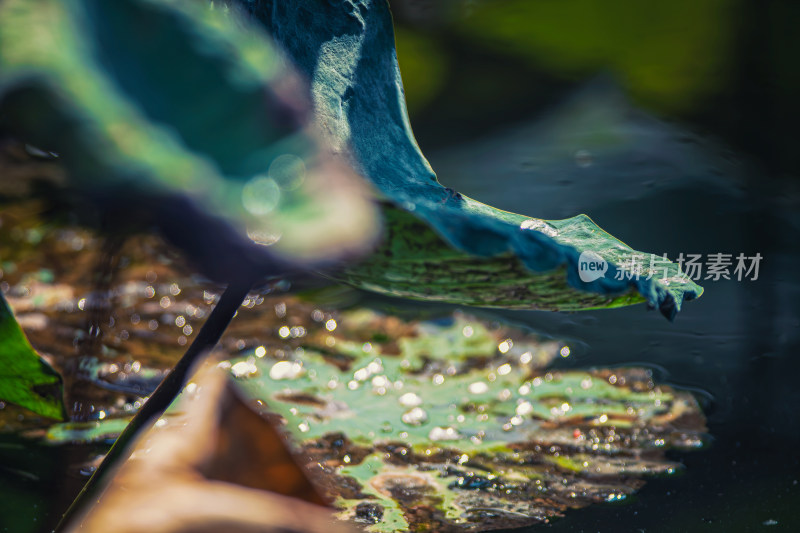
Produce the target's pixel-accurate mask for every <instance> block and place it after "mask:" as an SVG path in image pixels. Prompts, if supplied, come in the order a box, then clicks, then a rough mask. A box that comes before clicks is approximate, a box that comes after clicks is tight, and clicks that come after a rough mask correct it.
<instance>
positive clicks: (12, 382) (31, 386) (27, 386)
mask: <svg viewBox="0 0 800 533" xmlns="http://www.w3.org/2000/svg"><path fill="white" fill-rule="evenodd" d="M0 400H2V401H5V402H10V403H13V404H15V405H19V406H21V407H25V408H26V409H30V410H31V411H33V412H34V413H36V414H39V415H42V416H46V417H48V418H55V419H57V420H63V419H64V405H63V403H62V400H61V379H60V378H59V376H58V374H57V373H56V372H55V371H54V370H53V369H52V368H50V366H49V365H48V364H47V363H46V362H45V361H44V360H43V359H42V358H40V357H39V355H38V354H37V353H36V352H35V351H34V350H33V348H32V347H31V345H30V344H29V343H28V339H26V338H25V334H24V333H23V332H22V329H20V327H19V325H18V324H17V321H16V320H14V314H13V313H12V312H11V309H10V308H9V307H8V304H7V303H6V301H5V298H3V296H2V295H0Z"/></svg>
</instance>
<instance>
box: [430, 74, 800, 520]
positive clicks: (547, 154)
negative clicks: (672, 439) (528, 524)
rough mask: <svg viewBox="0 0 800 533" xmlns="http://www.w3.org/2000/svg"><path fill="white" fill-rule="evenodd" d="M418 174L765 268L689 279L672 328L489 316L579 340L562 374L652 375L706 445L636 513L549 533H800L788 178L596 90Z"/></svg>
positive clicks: (798, 309)
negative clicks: (739, 276) (696, 400)
mask: <svg viewBox="0 0 800 533" xmlns="http://www.w3.org/2000/svg"><path fill="white" fill-rule="evenodd" d="M598 132H601V133H602V134H603V136H604V137H605V138H604V139H601V140H600V141H598V140H597V136H598ZM587 158H588V160H589V163H588V164H586V162H585V161H586V160H587ZM431 163H432V165H433V167H434V168H436V169H437V171H438V174H439V179H440V180H441V181H442V182H443V183H445V184H446V185H448V186H451V187H453V188H455V189H457V190H460V191H462V192H463V193H464V194H466V195H468V196H471V197H473V198H477V199H479V200H481V201H484V202H486V203H488V204H491V205H494V206H497V207H499V208H502V209H507V210H510V211H515V212H524V213H530V214H535V215H536V216H541V217H543V218H561V217H565V216H569V215H572V214H574V213H579V212H580V213H587V214H589V215H590V216H591V217H592V218H593V219H594V220H595V222H597V223H598V224H599V225H600V226H601V227H603V228H604V229H606V230H607V231H609V232H610V233H611V234H613V235H616V236H618V237H620V238H621V239H623V240H624V241H625V242H626V243H627V244H629V245H631V246H633V247H639V248H642V247H644V248H646V249H648V250H650V251H652V252H655V253H661V252H666V253H667V254H668V256H669V257H670V258H673V260H674V258H676V257H678V255H679V254H680V253H683V254H684V255H686V254H692V253H693V254H703V257H707V256H708V254H713V253H727V254H733V257H735V256H736V255H738V254H739V253H744V254H745V255H746V256H753V255H755V253H760V254H761V256H762V257H763V260H762V262H761V265H760V266H761V269H760V272H759V276H758V279H757V280H744V279H743V280H742V281H737V280H736V279H735V276H734V277H733V279H731V280H725V279H721V280H719V281H712V280H701V281H699V283H701V284H702V285H703V286H704V288H705V293H704V294H703V296H702V297H701V298H700V299H699V300H697V301H693V302H689V303H687V304H686V305H685V306H684V309H683V311H682V312H681V313H680V314H679V315H678V317H677V319H676V320H675V322H674V323H669V322H666V321H664V320H661V319H660V317H659V316H658V315H657V314H656V313H654V312H649V313H648V312H646V311H645V309H644V308H643V307H642V306H635V307H629V308H621V309H615V310H608V311H589V312H582V313H578V314H571V315H565V314H559V313H545V312H536V311H532V312H502V313H499V314H501V315H502V316H504V317H506V318H507V319H508V320H511V321H513V322H517V323H520V324H524V325H526V326H529V327H531V328H533V329H534V330H536V331H542V332H547V333H548V334H551V335H554V336H556V337H558V338H571V339H574V340H575V341H577V342H578V344H579V345H580V347H581V348H580V349H576V350H573V354H574V357H570V358H569V359H568V360H567V361H562V364H565V365H567V366H570V367H572V366H577V367H582V366H586V365H598V366H607V365H612V366H613V365H623V364H624V365H628V364H631V363H636V364H644V365H652V366H654V367H655V368H657V369H658V371H657V375H660V376H661V378H662V379H664V380H666V381H667V382H669V383H674V384H678V385H681V386H684V387H689V388H691V389H694V390H696V391H697V392H698V394H699V395H700V396H701V397H703V398H705V400H706V402H707V404H706V412H707V416H708V427H709V431H710V434H711V436H712V440H711V444H710V446H708V447H707V448H706V449H704V450H703V451H700V452H692V453H688V454H680V455H677V456H676V457H678V458H679V459H680V461H681V462H683V463H684V464H685V465H686V466H687V468H686V470H685V473H684V474H683V475H682V476H681V477H679V478H677V479H676V478H671V479H666V480H651V481H649V482H648V484H647V485H646V486H645V487H644V489H642V490H641V491H640V492H639V493H638V494H637V496H636V497H634V498H633V501H629V502H627V503H625V504H623V505H599V506H592V507H589V508H586V509H582V510H579V511H575V512H572V513H568V514H567V516H566V517H565V518H563V519H560V520H558V521H555V522H554V523H553V524H552V525H551V526H549V529H552V530H554V531H587V532H588V531H650V532H652V531H690V530H691V531H694V530H697V531H755V530H760V529H761V528H762V527H768V526H771V527H773V528H774V529H780V530H785V531H794V530H797V529H798V528H800V517H798V515H797V513H796V511H795V510H796V508H797V505H798V503H800V463H799V462H800V455H798V446H799V445H800V420H799V419H798V417H797V408H798V405H800V387H798V372H800V362H799V361H798V359H797V349H798V347H800V301H799V300H798V297H800V282H798V274H799V273H800V268H798V265H800V253H799V252H800V231H799V227H800V225H799V224H798V220H799V217H798V210H797V207H798V201H799V200H800V198H798V196H797V194H796V190H797V185H796V182H792V181H791V180H785V181H783V182H781V181H776V180H772V179H769V178H767V177H766V176H765V175H764V170H763V169H762V168H759V167H758V166H757V165H755V164H752V163H751V162H748V161H747V158H746V156H745V157H742V159H737V158H736V157H732V156H731V154H730V153H725V152H724V151H723V150H721V149H720V148H719V145H716V144H714V143H712V142H710V141H704V140H701V138H699V137H698V136H695V135H692V134H688V133H685V132H683V131H681V130H680V129H679V128H677V127H675V126H673V125H668V124H665V123H663V122H660V121H658V120H656V119H654V118H652V117H650V116H648V115H646V114H645V113H643V112H640V111H636V110H634V109H633V108H632V107H630V106H629V105H628V104H626V103H625V102H624V99H621V98H620V95H619V93H617V92H616V91H615V90H613V89H609V87H608V86H607V85H606V84H605V83H599V84H593V85H590V86H589V87H588V88H584V89H582V90H579V91H576V92H575V95H574V96H573V97H572V98H571V99H567V101H566V102H565V103H564V104H563V105H561V106H559V107H558V108H556V109H555V110H553V111H552V112H550V113H549V114H548V115H547V116H546V117H545V118H542V117H537V118H536V119H535V120H531V121H529V122H525V121H523V122H522V123H519V122H517V123H515V124H514V125H512V126H510V127H506V128H502V129H500V130H499V131H495V132H493V133H492V135H491V136H490V137H489V139H487V140H477V141H473V142H472V144H469V145H467V146H460V147H458V148H455V149H451V150H444V151H440V152H438V153H436V152H435V153H434V154H432V155H431ZM489 176H491V178H488V177H489ZM509 191H513V193H510V192H509ZM705 275H706V274H705V272H704V273H703V277H705Z"/></svg>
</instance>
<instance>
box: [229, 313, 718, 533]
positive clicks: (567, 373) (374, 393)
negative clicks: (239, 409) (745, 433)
mask: <svg viewBox="0 0 800 533" xmlns="http://www.w3.org/2000/svg"><path fill="white" fill-rule="evenodd" d="M331 320H333V322H331ZM322 325H323V323H322V322H321V323H320V325H319V326H317V328H314V329H310V330H308V331H304V332H303V333H304V335H305V337H306V340H305V341H304V342H303V351H302V355H299V354H298V353H297V352H296V353H295V355H294V356H291V355H287V352H286V350H285V349H281V350H276V351H275V352H272V350H271V349H270V351H269V352H268V353H269V354H270V357H266V356H265V353H264V351H262V352H261V353H258V352H256V353H255V354H254V355H250V356H244V357H241V358H239V359H235V360H233V361H231V363H232V366H231V371H232V373H233V374H234V375H235V376H237V377H238V378H239V379H238V384H239V386H240V388H241V389H242V390H243V391H245V393H246V395H247V396H249V397H250V398H252V399H253V400H256V404H257V405H261V406H263V409H264V410H265V412H269V413H275V414H277V415H279V419H280V421H281V422H282V423H283V424H285V428H286V430H287V432H288V433H289V434H290V435H291V437H292V439H293V441H294V443H295V446H296V448H297V449H298V451H299V453H300V454H301V456H305V457H307V460H308V461H309V463H310V465H311V466H312V467H314V466H316V468H312V471H315V472H316V473H317V476H318V483H320V485H321V486H322V487H323V488H324V489H325V490H326V491H327V492H328V493H329V494H330V495H331V496H333V497H336V498H337V507H339V508H340V509H341V510H342V513H341V515H340V516H341V517H342V518H346V519H349V520H353V521H355V522H360V523H362V524H363V523H366V524H369V525H370V527H369V529H370V530H372V531H405V530H408V529H411V530H414V531H420V530H436V531H451V530H486V529H496V528H500V527H516V526H523V525H528V524H533V523H537V522H542V521H547V520H548V519H549V518H550V517H553V516H559V515H561V514H562V513H563V512H564V511H565V510H566V509H568V508H576V507H582V506H585V505H588V504H590V503H594V502H601V501H613V500H619V499H624V498H625V497H626V496H627V495H628V494H630V493H631V492H633V491H634V490H636V489H637V488H639V487H640V486H641V485H642V484H643V480H642V479H641V476H643V475H651V474H669V473H672V472H675V471H676V470H677V469H678V468H680V465H679V464H676V463H674V462H672V461H670V460H668V459H667V458H666V456H665V454H664V451H665V450H666V449H669V448H672V447H678V448H693V447H697V446H699V445H701V444H702V435H703V432H704V431H705V425H704V419H703V415H702V413H701V412H700V409H699V407H698V405H697V402H696V401H695V399H694V398H693V397H692V396H691V394H688V393H686V392H681V391H677V390H674V389H672V388H671V387H668V386H663V385H658V384H656V383H654V381H653V378H652V375H651V373H650V371H648V370H645V369H640V368H639V369H637V368H620V369H614V370H597V369H595V370H564V371H559V370H547V366H548V365H549V363H551V362H552V360H553V359H554V358H555V357H557V356H558V355H559V354H560V355H562V356H563V355H568V354H569V352H568V348H567V347H565V346H564V345H563V344H562V343H559V342H555V341H548V340H544V339H539V338H536V337H533V336H529V335H523V334H521V333H520V332H518V331H514V330H512V329H508V328H497V327H495V328H492V327H488V326H486V325H484V324H483V323H481V322H480V321H477V320H474V319H470V318H468V317H464V316H460V315H457V316H455V317H454V318H453V319H451V320H449V321H445V322H442V321H437V322H423V323H417V322H404V321H400V320H398V319H397V318H395V317H387V316H382V315H378V314H375V313H371V312H369V311H365V310H360V311H355V312H345V313H341V314H339V315H338V317H337V318H336V319H329V320H328V321H326V322H324V328H323V327H322ZM318 328H319V329H322V331H317V329H318ZM331 331H332V333H331ZM368 331H372V332H377V333H375V335H374V336H373V338H372V339H371V340H370V341H367V342H364V341H365V339H367V338H369V337H366V336H365V334H366V332H368ZM383 332H390V335H385V336H384V334H383ZM288 334H291V332H289V333H288ZM276 357H277V358H278V359H280V360H276ZM273 416H274V415H273Z"/></svg>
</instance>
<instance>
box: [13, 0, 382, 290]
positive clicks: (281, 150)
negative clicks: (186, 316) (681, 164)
mask: <svg viewBox="0 0 800 533" xmlns="http://www.w3.org/2000/svg"><path fill="white" fill-rule="evenodd" d="M0 21H1V22H0V51H1V52H0V109H1V110H2V124H1V125H2V126H4V127H5V128H7V129H8V130H9V131H10V132H12V133H13V134H15V135H17V136H20V137H24V138H25V140H26V141H29V142H32V143H34V144H37V145H40V146H43V147H46V149H47V150H54V151H56V152H58V153H59V154H60V155H61V160H62V161H63V164H64V166H65V167H66V168H67V169H68V171H69V178H70V180H71V183H72V184H73V185H75V186H76V187H77V188H78V189H79V191H80V192H81V194H82V195H84V196H85V197H88V198H90V199H92V200H95V205H99V206H101V207H102V208H103V209H105V210H106V211H108V212H110V213H116V214H117V216H118V218H119V219H120V220H122V221H123V222H124V223H127V224H130V225H133V226H137V225H138V226H141V225H158V226H159V227H160V228H161V229H162V232H163V233H165V234H166V235H167V236H168V237H169V238H170V239H171V240H173V241H174V242H176V243H177V244H179V245H180V246H181V247H182V248H184V250H186V251H188V252H189V253H190V255H191V256H192V258H193V259H195V260H196V262H197V263H199V265H198V266H201V267H202V266H206V267H207V268H209V269H210V270H212V271H213V272H212V273H215V274H217V277H226V278H227V279H230V277H232V276H236V275H237V274H238V273H239V272H241V271H242V270H244V268H243V267H244V266H252V268H254V269H257V270H263V271H264V273H274V272H276V271H280V270H285V268H286V267H287V263H291V262H293V261H306V262H320V261H324V260H326V259H328V258H329V257H331V256H333V257H336V258H338V257H341V256H343V255H347V254H348V253H350V252H353V251H356V250H358V249H359V248H360V247H361V246H362V244H363V243H364V242H365V241H368V240H369V238H370V236H371V235H372V234H374V232H375V228H376V225H375V223H374V222H373V220H372V218H371V213H372V208H371V206H370V204H369V203H368V202H367V200H366V198H365V197H364V194H363V191H362V190H361V188H360V187H359V186H358V184H357V183H356V181H355V180H353V179H352V171H351V170H349V169H348V167H347V166H346V165H343V164H341V163H337V162H336V161H335V160H334V159H333V158H331V157H330V156H329V155H328V154H327V153H326V151H325V149H324V148H322V149H320V147H319V145H318V143H317V141H316V140H315V139H314V136H313V135H312V134H311V133H310V132H309V131H307V130H303V129H301V128H302V126H303V125H304V123H305V121H304V115H305V113H306V102H304V101H303V100H302V99H301V98H298V97H297V95H299V94H302V91H300V90H298V87H299V86H301V85H302V83H301V82H300V80H299V78H297V76H296V75H295V74H294V73H293V71H292V68H291V67H290V66H288V65H287V64H286V63H285V61H284V60H283V59H282V56H281V54H280V53H279V52H278V51H277V50H276V49H275V47H274V46H273V45H272V44H271V43H270V41H269V40H268V39H267V38H266V36H264V35H263V33H262V32H261V31H259V30H258V29H257V28H254V27H252V26H251V25H248V24H246V23H245V22H244V21H242V20H240V19H239V18H237V17H235V15H234V14H233V13H231V12H230V11H229V10H227V9H223V8H216V9H212V8H209V7H208V4H205V3H203V2H191V1H176V2H166V3H165V2H157V1H151V0H120V1H115V2H103V1H96V0H79V1H74V2H61V1H58V0H47V1H43V2H38V3H35V4H31V3H29V2H21V1H14V0H12V1H10V2H4V3H3V5H2V7H0ZM323 228H324V231H323ZM248 234H249V236H250V237H251V238H252V239H253V240H254V241H256V242H257V243H259V244H274V243H277V244H275V246H271V247H269V248H266V247H264V246H256V245H254V244H253V243H252V242H251V241H250V240H248V239H247V235H248Z"/></svg>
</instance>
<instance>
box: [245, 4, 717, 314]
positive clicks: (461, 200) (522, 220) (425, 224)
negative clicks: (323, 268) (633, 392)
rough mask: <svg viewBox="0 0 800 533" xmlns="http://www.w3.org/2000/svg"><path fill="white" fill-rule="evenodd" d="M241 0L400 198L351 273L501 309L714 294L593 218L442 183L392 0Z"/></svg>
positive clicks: (363, 159)
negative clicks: (413, 98) (582, 266)
mask: <svg viewBox="0 0 800 533" xmlns="http://www.w3.org/2000/svg"><path fill="white" fill-rule="evenodd" d="M240 3H241V4H242V5H244V6H246V7H248V8H249V9H250V11H251V12H252V13H253V15H254V16H255V17H256V18H257V19H258V20H260V21H261V22H262V23H263V24H264V25H265V26H266V28H267V29H268V31H269V32H270V34H271V35H273V36H274V38H275V39H276V41H277V42H279V43H280V44H281V45H282V46H283V48H284V49H285V51H286V53H287V54H288V55H289V56H290V57H291V58H292V59H293V60H294V62H295V64H296V65H298V67H299V68H300V70H301V71H302V72H303V73H305V75H306V76H307V77H308V78H309V79H310V80H311V98H312V99H313V102H314V110H315V114H316V120H317V122H318V124H319V126H320V128H321V129H322V131H323V132H324V133H325V134H326V136H327V138H328V141H329V143H330V144H331V145H332V146H334V147H335V148H338V149H339V150H342V151H349V152H350V153H351V154H352V156H353V159H354V160H355V164H356V167H357V168H358V169H359V170H360V171H361V173H362V174H363V175H364V176H366V177H367V178H368V179H369V180H370V181H371V182H372V183H373V184H374V185H375V186H376V187H377V189H378V190H379V191H380V193H381V194H382V195H383V196H384V197H385V198H386V199H387V200H388V202H389V204H390V205H387V207H386V209H385V212H384V214H385V218H386V222H387V224H386V232H385V234H384V236H383V243H382V245H381V246H380V248H379V249H378V251H377V252H376V253H375V254H374V255H373V256H371V257H370V258H369V259H368V260H366V261H365V262H364V263H362V264H361V265H358V266H354V267H350V268H348V269H347V270H346V271H345V272H344V273H343V274H342V275H341V276H340V277H341V279H344V280H346V281H348V282H349V283H352V284H354V285H356V286H359V287H363V288H366V289H370V290H373V291H378V292H383V293H388V294H393V295H398V296H404V297H411V298H421V299H433V300H440V301H446V302H453V303H462V304H470V305H485V306H496V307H516V308H540V309H553V310H558V309H560V310H570V311H571V310H576V309H586V308H598V307H616V306H620V305H628V304H632V303H638V302H642V301H644V302H646V303H647V304H648V305H649V306H650V307H654V308H658V309H660V310H661V312H662V313H663V314H664V315H665V316H666V317H667V318H669V319H672V318H674V316H675V315H676V313H677V312H678V311H679V310H680V307H681V305H682V303H683V302H684V301H686V300H691V299H693V298H696V297H698V296H700V294H702V288H700V287H699V286H698V285H696V284H695V283H694V282H692V281H691V280H690V279H689V278H688V277H687V276H686V275H684V274H683V273H682V272H681V270H680V267H679V266H678V265H676V264H674V263H671V262H668V261H666V262H665V261H664V260H663V259H662V258H660V257H658V256H654V255H652V254H648V253H641V252H636V251H635V250H633V249H631V248H630V247H628V246H626V245H625V244H624V243H622V242H621V241H619V240H617V239H615V238H614V237H612V236H611V235H609V234H608V233H606V232H605V231H603V230H602V229H601V228H599V227H598V226H597V225H596V224H594V222H592V220H591V219H590V218H589V217H587V216H585V215H579V216H576V217H573V218H569V219H565V220H541V219H536V218H531V217H527V216H522V215H517V214H513V213H508V212H505V211H500V210H498V209H494V208H492V207H490V206H487V205H484V204H482V203H480V202H478V201H476V200H473V199H471V198H467V197H466V196H462V195H461V194H459V193H457V192H455V191H453V190H451V189H448V188H446V187H444V186H443V185H442V184H440V183H439V181H438V179H437V176H436V174H435V173H434V172H433V170H432V169H431V167H430V165H429V164H428V162H427V160H426V159H425V157H424V156H423V155H422V153H421V151H420V149H419V147H418V146H417V144H416V141H415V140H414V136H413V133H412V131H411V125H410V123H409V120H408V114H407V111H406V104H405V97H404V94H403V85H402V81H401V78H400V70H399V67H398V64H397V58H396V53H395V47H394V33H393V27H392V20H391V15H390V13H389V8H388V4H387V2H386V1H385V0H346V1H343V2H334V3H332V2H325V1H322V0H299V1H297V2H295V3H294V4H293V5H292V9H283V8H280V7H278V6H277V5H276V4H274V3H273V2H269V1H258V0H240ZM486 179H492V178H491V176H487V178H486ZM509 194H513V191H509ZM532 200H535V199H532ZM420 221H421V222H420ZM584 252H592V254H594V255H593V257H595V258H596V257H598V256H599V257H600V258H602V260H604V261H605V262H606V263H607V266H608V268H607V271H605V275H604V276H602V277H599V278H598V279H591V280H590V279H586V280H584V279H581V277H580V275H579V261H580V257H581V254H582V253H584Z"/></svg>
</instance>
